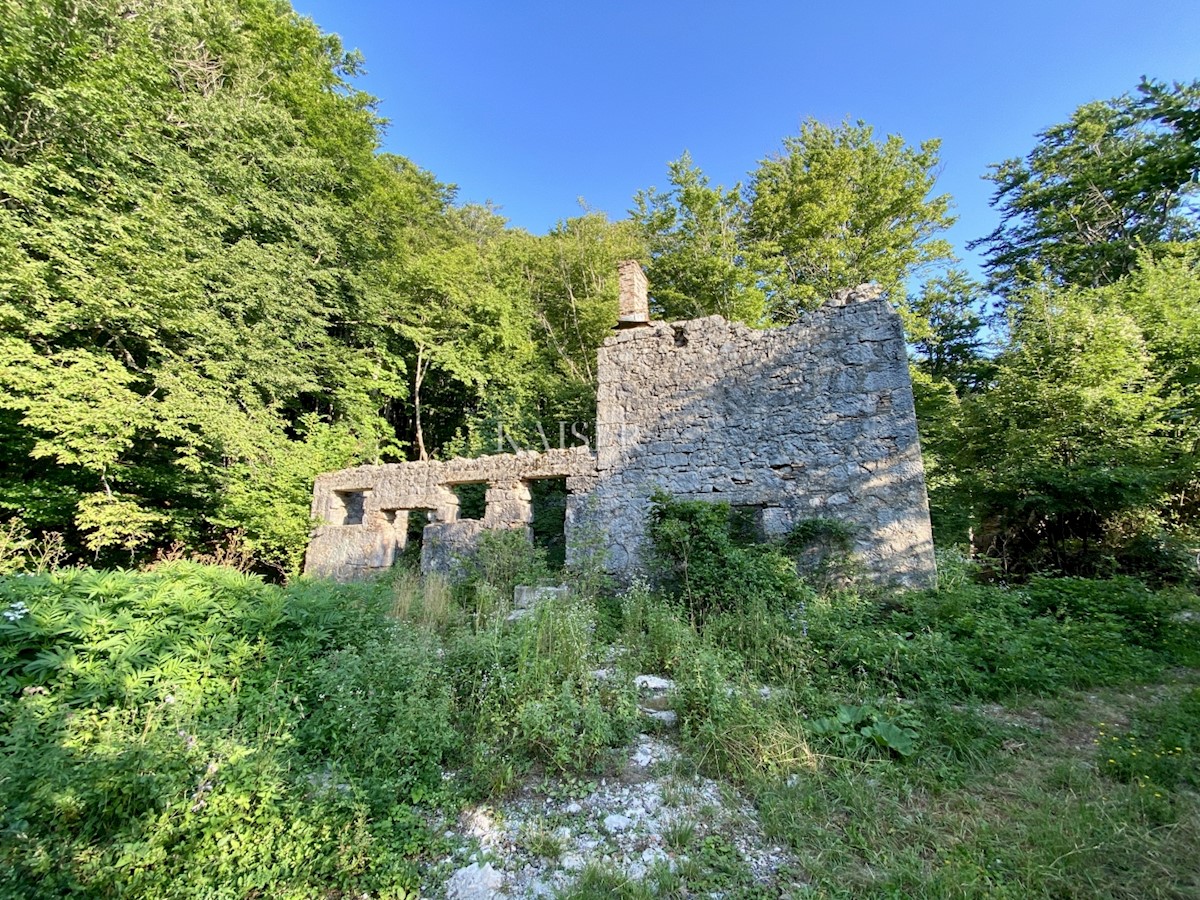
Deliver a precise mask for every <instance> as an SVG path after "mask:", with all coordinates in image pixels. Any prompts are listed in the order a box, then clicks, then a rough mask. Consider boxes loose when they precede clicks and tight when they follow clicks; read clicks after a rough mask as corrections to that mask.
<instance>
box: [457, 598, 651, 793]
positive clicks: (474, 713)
mask: <svg viewBox="0 0 1200 900" xmlns="http://www.w3.org/2000/svg"><path fill="white" fill-rule="evenodd" d="M598 657H599V648H598V646H597V644H596V642H595V613H594V612H593V610H592V609H591V608H590V607H589V606H587V605H586V604H584V603H581V602H580V601H578V600H577V599H574V598H567V599H565V600H564V599H557V598H556V599H552V600H544V601H542V602H541V603H539V604H538V605H537V606H536V607H535V609H534V611H533V612H532V613H531V614H529V615H526V616H523V617H521V618H519V619H517V620H516V621H515V622H513V623H512V624H511V626H510V627H506V628H497V627H492V628H488V629H486V630H484V631H481V632H479V633H477V634H475V635H474V636H472V637H470V638H467V637H464V638H462V639H460V640H459V641H457V642H455V643H454V644H453V645H452V646H451V647H450V648H449V650H448V653H447V668H448V670H449V671H450V672H453V673H455V674H454V678H455V693H456V695H457V697H458V698H459V702H460V703H461V704H463V713H464V714H465V716H466V723H467V727H469V728H470V729H471V735H472V740H473V749H472V754H473V756H472V759H471V766H472V770H473V775H474V778H475V781H476V783H477V784H478V785H480V786H482V787H484V788H486V789H489V790H492V791H504V790H506V789H507V788H508V787H509V786H510V785H511V782H512V779H513V778H514V777H515V775H516V773H517V772H519V771H520V770H521V769H523V768H527V767H529V766H530V765H532V764H534V763H538V764H541V765H543V766H545V767H547V768H548V769H550V770H551V771H555V772H563V773H567V772H574V771H580V770H590V769H594V768H596V767H597V766H598V765H599V764H600V763H602V762H603V761H604V759H605V758H606V754H607V751H608V750H609V749H610V748H611V747H614V746H619V745H620V744H622V743H624V742H625V741H626V740H627V739H628V738H629V737H630V736H631V735H632V733H633V728H634V725H635V722H636V719H637V715H638V713H637V707H636V704H635V694H634V692H633V686H632V682H631V681H629V680H628V679H622V678H619V677H617V676H613V677H612V678H609V679H603V680H598V679H597V678H596V677H595V676H593V675H592V669H593V668H595V666H597V665H598V664H599V658H598Z"/></svg>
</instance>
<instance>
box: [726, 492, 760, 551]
mask: <svg viewBox="0 0 1200 900" xmlns="http://www.w3.org/2000/svg"><path fill="white" fill-rule="evenodd" d="M729 537H730V538H731V539H732V540H733V542H734V543H735V544H738V545H740V546H743V547H744V546H747V545H750V544H763V543H766V540H767V529H766V527H765V526H764V524H763V504H761V503H741V504H734V505H733V506H731V507H730V508H729Z"/></svg>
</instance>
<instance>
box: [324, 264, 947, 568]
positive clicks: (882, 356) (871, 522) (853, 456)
mask: <svg viewBox="0 0 1200 900" xmlns="http://www.w3.org/2000/svg"><path fill="white" fill-rule="evenodd" d="M598 370H599V384H598V394H597V404H596V446H595V448H594V452H593V448H587V447H576V448H571V449H566V450H550V451H547V452H545V453H521V454H502V455H496V456H486V457H481V458H478V459H455V460H450V461H447V462H411V463H397V464H390V465H380V466H359V467H356V468H351V469H345V470H343V471H340V472H333V473H330V474H326V475H322V476H320V477H319V478H318V479H317V482H316V487H315V489H314V492H313V506H312V513H313V516H314V517H315V518H317V519H319V520H321V521H322V522H324V523H325V524H322V525H320V526H319V527H317V529H316V530H315V531H314V533H313V538H312V541H311V543H310V545H309V550H308V557H307V561H306V566H305V570H306V571H307V572H309V573H310V574H315V575H321V576H327V577H333V578H337V579H340V580H348V579H353V578H358V577H362V576H364V575H367V574H370V573H371V572H374V571H379V570H381V569H385V568H387V567H388V566H389V565H391V562H392V560H393V559H394V558H395V556H396V554H397V553H398V552H400V550H402V549H403V547H404V544H405V541H406V540H407V535H408V534H410V533H412V529H411V528H410V525H409V516H421V517H424V518H422V519H420V520H419V521H421V522H424V521H426V520H428V524H425V525H424V526H423V533H422V559H421V563H422V567H423V569H425V570H426V571H441V572H446V573H450V574H452V573H453V571H454V567H455V564H456V560H458V559H460V558H461V557H462V556H463V555H464V554H467V553H469V552H470V550H471V547H472V546H473V543H474V541H475V540H476V539H477V537H478V535H479V533H480V532H481V531H482V530H484V529H488V528H523V529H526V531H528V527H529V523H530V521H531V517H532V511H531V506H530V499H529V498H530V493H529V482H531V481H533V480H536V479H539V478H565V479H566V485H567V490H568V492H569V496H568V499H567V514H566V526H565V531H566V539H567V545H568V559H570V558H571V554H572V548H577V547H578V546H580V545H582V544H587V545H588V546H599V547H602V548H604V549H603V552H604V553H605V554H606V559H607V568H608V569H609V570H610V571H612V572H615V573H618V574H624V575H631V574H633V573H635V572H637V571H638V570H639V569H641V568H642V567H643V565H644V563H645V558H646V554H645V551H646V546H645V522H646V514H647V512H648V510H649V507H650V497H651V495H652V494H653V493H654V492H655V490H663V491H666V492H667V493H669V494H672V495H674V496H676V497H678V498H680V499H695V500H709V501H723V502H727V503H730V504H732V505H734V506H743V507H750V508H752V509H753V510H754V511H755V513H756V515H758V516H759V517H760V518H761V525H762V530H763V532H764V533H765V535H766V536H767V537H775V536H782V535H784V534H786V533H787V532H788V530H789V529H791V528H792V527H793V526H794V525H796V524H797V523H800V522H802V521H805V520H810V519H814V518H829V519H836V520H837V521H839V522H842V523H843V524H845V525H846V526H847V527H848V528H849V530H850V532H851V534H852V536H853V541H854V552H855V555H856V557H857V558H858V560H859V562H860V563H861V565H862V567H863V569H864V571H865V572H866V574H867V575H868V576H869V577H871V578H872V579H873V580H875V581H877V582H880V583H885V584H892V585H896V586H904V587H923V586H929V585H932V584H933V583H934V581H935V578H936V569H935V566H934V559H933V540H932V535H931V531H930V524H929V504H928V499H927V496H926V491H925V474H924V469H923V466H922V464H921V454H920V447H919V444H918V441H917V425H916V417H915V414H914V409H913V397H912V385H911V383H910V381H909V375H908V364H907V359H906V356H905V345H904V335H903V331H902V328H901V324H900V319H899V317H898V316H897V315H896V314H895V312H894V311H893V310H892V309H891V307H890V306H889V305H888V303H887V302H886V300H884V299H883V298H882V297H880V296H879V295H878V292H877V291H876V290H875V289H873V288H870V287H867V286H864V287H861V288H858V289H856V290H853V291H843V292H841V293H839V294H838V295H836V296H835V297H834V298H832V299H831V300H830V301H829V302H828V303H826V304H825V305H824V306H822V307H821V308H819V309H817V310H815V311H813V312H810V313H807V314H806V315H805V316H804V317H803V318H802V319H801V320H800V321H799V322H797V323H796V324H794V325H791V326H789V327H787V328H779V329H771V330H761V331H760V330H755V329H752V328H749V327H747V326H744V325H740V324H736V323H730V322H727V321H725V320H724V319H722V318H721V317H719V316H712V317H709V318H704V319H695V320H691V321H686V322H674V323H659V322H653V323H649V324H648V325H645V326H643V327H635V328H628V329H627V330H623V331H618V332H616V333H614V334H613V335H612V336H611V337H609V338H608V339H607V340H606V341H605V342H604V345H603V346H602V347H601V348H600V351H599V366H598ZM478 482H485V483H486V484H487V485H488V487H487V511H486V513H485V515H484V517H483V518H482V519H480V520H462V519H460V518H459V517H458V500H457V497H456V496H455V493H454V491H453V489H452V488H453V486H454V485H457V484H466V483H478Z"/></svg>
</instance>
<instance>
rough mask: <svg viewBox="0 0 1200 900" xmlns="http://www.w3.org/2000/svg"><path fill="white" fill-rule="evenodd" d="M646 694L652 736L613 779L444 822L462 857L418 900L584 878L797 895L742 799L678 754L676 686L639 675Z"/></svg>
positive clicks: (533, 792) (459, 898)
mask: <svg viewBox="0 0 1200 900" xmlns="http://www.w3.org/2000/svg"><path fill="white" fill-rule="evenodd" d="M598 674H599V673H598ZM639 686H640V687H641V689H642V695H643V701H644V703H645V706H644V708H643V712H644V713H645V714H646V722H647V733H643V734H641V735H639V736H638V738H637V741H636V742H635V744H634V745H633V746H632V747H630V748H629V749H628V757H627V759H626V760H625V763H624V765H623V766H622V767H621V768H620V770H619V771H618V773H617V774H615V775H614V776H610V777H605V778H597V779H595V780H594V781H587V780H579V779H570V780H567V781H563V780H559V779H542V780H536V781H530V782H528V783H526V784H525V785H524V786H523V787H522V788H521V789H519V790H518V791H517V792H516V793H515V794H514V795H513V796H512V797H511V798H510V799H507V800H504V801H502V802H498V803H495V804H492V805H488V806H476V807H473V808H470V809H467V810H465V811H464V812H463V813H462V815H461V816H460V817H459V819H458V821H457V822H451V821H447V822H444V823H441V825H442V827H443V828H444V831H445V837H446V838H447V840H448V841H449V842H450V843H451V844H454V845H457V848H456V850H455V851H453V852H452V853H451V855H449V856H448V857H447V858H446V859H444V860H443V861H442V862H441V864H439V865H438V866H436V867H435V869H434V870H433V871H432V872H431V873H430V875H429V878H428V879H427V881H428V883H427V884H426V885H424V889H423V891H422V896H427V897H434V898H442V897H444V898H447V900H487V898H528V897H554V896H558V895H560V894H561V893H563V892H564V891H568V890H569V889H570V888H571V886H572V885H573V884H576V883H577V882H578V881H579V879H580V878H581V876H583V875H585V874H587V873H591V874H592V875H597V874H600V873H603V874H604V877H605V879H607V883H610V884H611V883H613V881H614V880H615V881H616V883H620V882H621V881H631V882H649V883H653V884H655V885H656V886H658V887H659V889H660V890H661V889H663V888H666V887H668V886H670V887H671V888H673V889H674V891H676V892H678V894H679V895H680V896H713V897H727V896H733V895H741V896H785V895H788V894H790V893H792V892H793V891H794V890H796V889H797V888H799V887H801V881H800V878H799V875H798V872H797V870H796V867H795V864H794V860H793V858H792V857H791V855H790V854H789V853H788V852H787V851H786V850H784V849H783V848H782V847H780V846H778V845H776V844H775V843H774V842H772V841H770V840H768V839H767V838H766V837H765V836H764V834H763V832H762V829H761V827H760V826H759V823H758V820H757V817H756V815H755V811H754V808H753V807H752V806H751V804H750V803H749V802H748V801H747V800H746V798H745V797H743V796H741V795H740V794H739V793H738V792H737V791H736V790H734V789H733V788H731V787H730V786H729V785H727V784H723V783H720V782H716V781H713V780H711V779H709V778H705V777H702V776H701V775H699V774H697V773H696V772H695V767H694V766H693V765H692V764H691V763H690V762H689V761H688V760H687V759H686V758H685V757H684V756H683V755H682V754H681V753H680V752H679V750H678V749H677V748H676V746H675V744H674V742H673V740H672V737H671V731H672V729H671V723H672V716H671V714H670V711H669V710H664V709H662V708H661V707H662V706H663V705H664V704H663V702H662V699H663V697H664V696H665V695H666V694H667V692H668V691H669V690H670V684H669V682H666V681H664V680H661V679H653V678H650V677H643V678H639Z"/></svg>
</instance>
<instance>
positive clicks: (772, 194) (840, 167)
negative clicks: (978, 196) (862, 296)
mask: <svg viewBox="0 0 1200 900" xmlns="http://www.w3.org/2000/svg"><path fill="white" fill-rule="evenodd" d="M938 148H939V142H938V141H936V140H930V141H925V142H923V143H922V144H921V145H920V146H919V147H916V148H914V147H910V146H909V145H907V144H906V143H905V142H904V139H903V138H902V137H900V136H899V135H888V137H887V138H886V140H883V141H877V140H876V139H875V137H874V133H873V130H872V129H871V127H870V126H869V125H866V124H864V123H862V122H858V123H855V124H850V123H849V122H844V123H842V124H840V125H838V126H836V127H830V126H827V125H822V124H821V123H819V122H817V121H816V120H813V119H810V120H808V121H806V122H805V123H803V125H802V126H801V128H800V133H799V134H798V135H796V136H794V137H789V138H785V139H784V142H783V151H782V153H780V154H778V155H776V156H771V157H768V158H767V159H764V160H763V161H762V162H761V163H759V166H758V168H757V169H756V170H755V171H754V172H753V173H752V174H751V181H750V185H749V188H748V190H747V202H748V205H749V212H748V218H747V227H746V240H747V242H748V243H751V244H753V245H755V246H758V247H759V248H761V252H763V253H764V254H766V255H767V257H768V259H767V265H766V269H765V272H764V276H765V278H766V279H767V281H768V283H769V284H770V285H771V288H772V290H773V292H774V293H773V295H772V297H771V313H772V318H773V319H774V320H775V321H778V322H790V321H793V320H794V319H795V318H796V317H797V316H798V315H799V314H800V313H801V312H802V311H803V310H804V309H807V308H812V307H813V306H816V305H819V304H820V303H822V302H823V301H824V300H825V299H826V298H828V297H830V296H831V295H832V294H833V293H834V292H836V291H838V290H842V289H844V288H849V287H854V286H856V285H859V284H863V283H865V282H874V283H876V284H878V285H880V286H881V287H882V288H884V290H886V291H887V292H888V293H889V294H890V295H891V296H893V297H895V298H896V299H897V300H898V299H900V298H902V297H903V296H904V281H905V279H906V278H908V277H909V276H910V275H912V274H913V273H914V272H916V271H917V270H919V269H920V268H921V267H922V266H925V265H927V264H929V263H933V262H938V261H941V260H945V259H949V258H950V257H951V253H950V246H949V244H948V243H947V242H946V241H945V240H943V239H941V238H938V237H937V236H936V235H937V234H938V233H939V232H940V231H943V230H944V229H946V228H948V227H949V226H950V225H951V224H952V223H953V221H954V219H953V217H952V216H950V214H949V208H950V198H949V197H948V196H947V195H944V194H943V195H941V196H938V197H930V196H929V194H930V192H931V191H932V189H933V184H934V178H935V174H936V170H937V167H938Z"/></svg>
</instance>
